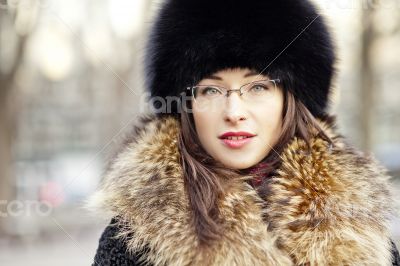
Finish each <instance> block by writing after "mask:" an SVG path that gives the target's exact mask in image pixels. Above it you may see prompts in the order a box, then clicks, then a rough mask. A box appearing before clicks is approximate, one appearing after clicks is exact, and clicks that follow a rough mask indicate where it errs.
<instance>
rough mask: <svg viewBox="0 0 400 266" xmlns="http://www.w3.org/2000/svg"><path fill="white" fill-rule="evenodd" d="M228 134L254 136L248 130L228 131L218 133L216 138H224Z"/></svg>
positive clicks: (228, 135)
mask: <svg viewBox="0 0 400 266" xmlns="http://www.w3.org/2000/svg"><path fill="white" fill-rule="evenodd" d="M230 136H245V137H254V136H255V135H254V134H251V133H249V132H246V131H239V132H232V131H230V132H225V133H224V134H222V135H220V136H219V137H218V138H220V139H225V138H227V137H230Z"/></svg>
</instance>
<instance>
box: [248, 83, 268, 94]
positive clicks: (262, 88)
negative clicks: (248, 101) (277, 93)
mask: <svg viewBox="0 0 400 266" xmlns="http://www.w3.org/2000/svg"><path fill="white" fill-rule="evenodd" d="M268 89H269V88H268V86H266V85H264V84H255V85H252V86H251V88H250V91H251V92H263V91H267V90H268Z"/></svg>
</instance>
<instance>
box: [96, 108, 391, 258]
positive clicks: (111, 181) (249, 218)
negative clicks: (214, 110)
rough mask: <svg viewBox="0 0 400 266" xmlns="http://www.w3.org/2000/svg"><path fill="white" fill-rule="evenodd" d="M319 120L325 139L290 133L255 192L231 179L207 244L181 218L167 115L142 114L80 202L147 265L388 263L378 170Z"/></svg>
mask: <svg viewBox="0 0 400 266" xmlns="http://www.w3.org/2000/svg"><path fill="white" fill-rule="evenodd" d="M319 123H320V126H321V127H322V128H323V129H324V130H325V131H326V133H327V134H328V136H330V137H331V138H332V139H333V140H334V144H335V145H334V146H333V147H329V146H328V145H327V144H326V142H325V141H323V140H322V139H320V138H315V139H313V140H312V150H311V152H306V145H305V143H304V142H303V141H301V140H298V139H296V138H294V139H293V140H292V141H291V142H290V143H289V145H288V146H287V147H286V148H285V150H284V151H283V152H282V154H281V156H282V165H281V167H280V169H279V171H278V175H277V176H275V177H273V178H271V179H269V181H268V182H269V183H268V186H269V189H268V191H269V194H268V196H267V198H265V199H261V198H260V197H259V196H258V194H257V193H256V191H255V190H254V189H253V188H252V187H251V186H250V185H249V184H248V183H246V182H243V180H245V179H246V178H248V176H247V177H246V176H243V180H236V181H235V182H234V184H233V185H232V186H231V187H230V188H229V190H227V191H226V194H225V195H224V197H222V199H221V201H220V204H219V208H220V211H221V213H222V214H223V217H222V219H223V221H222V222H223V224H224V226H225V228H226V234H224V238H223V239H222V241H220V242H217V243H216V244H215V246H213V247H212V248H210V249H208V250H203V249H202V250H200V249H199V248H198V245H197V243H198V242H197V239H196V235H195V233H194V230H193V227H192V226H191V223H190V216H191V214H190V211H189V207H188V206H189V205H188V200H187V196H186V194H185V190H184V183H183V178H182V168H181V165H180V163H179V160H180V153H179V149H178V147H177V138H178V134H179V130H180V125H179V122H178V121H177V120H176V119H175V118H172V117H167V118H156V117H154V116H153V115H145V116H142V119H141V123H140V125H137V126H136V127H135V130H134V133H133V134H132V135H133V137H132V138H131V141H130V142H128V143H127V145H126V146H125V147H124V149H123V150H122V151H121V152H120V153H119V154H118V156H117V157H116V158H115V160H114V161H113V162H112V164H111V166H110V168H109V169H108V171H107V174H106V176H105V179H104V181H103V183H102V185H101V187H100V188H99V190H98V191H97V192H96V193H95V194H94V195H93V197H92V198H91V199H90V201H89V202H90V205H91V206H92V207H93V206H95V207H96V208H97V209H100V210H101V211H103V212H104V211H107V212H108V214H109V215H110V216H116V215H118V216H119V217H121V219H120V220H121V222H120V223H121V225H123V229H122V231H121V234H120V236H121V237H123V239H124V241H126V243H127V246H128V249H129V251H131V252H136V251H138V250H141V249H143V248H144V247H145V246H146V245H148V247H150V251H149V252H148V253H147V254H146V257H145V258H144V259H145V260H146V261H148V262H150V263H152V264H154V265H164V264H166V265H333V264H334V265H391V245H390V235H389V229H388V228H389V218H390V217H389V215H390V213H391V211H392V208H391V206H392V201H393V199H392V192H391V190H390V187H389V177H388V176H387V175H386V173H385V169H383V168H382V167H381V166H379V164H378V163H377V162H376V161H375V160H374V159H373V158H371V157H367V156H364V155H363V154H361V153H360V152H357V151H356V150H354V149H352V148H351V147H350V146H349V145H347V144H346V143H345V142H344V139H343V138H342V137H341V136H340V135H337V134H335V130H336V129H335V128H334V125H333V123H332V122H328V121H319ZM265 203H267V204H265ZM263 217H264V218H263ZM265 217H267V220H266V218H265ZM131 233H134V237H133V238H129V237H128V236H129V235H130V234H131Z"/></svg>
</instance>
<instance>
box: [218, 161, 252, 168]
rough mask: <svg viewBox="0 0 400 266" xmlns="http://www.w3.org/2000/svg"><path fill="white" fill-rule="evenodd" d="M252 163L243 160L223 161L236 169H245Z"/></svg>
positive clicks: (227, 165)
mask: <svg viewBox="0 0 400 266" xmlns="http://www.w3.org/2000/svg"><path fill="white" fill-rule="evenodd" d="M254 164H255V163H254ZM254 164H253V163H251V162H243V161H238V162H235V161H229V162H224V165H225V166H226V167H228V168H231V169H236V170H240V169H246V168H249V167H251V166H252V165H254Z"/></svg>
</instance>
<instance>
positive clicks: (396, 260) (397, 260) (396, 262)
mask: <svg viewBox="0 0 400 266" xmlns="http://www.w3.org/2000/svg"><path fill="white" fill-rule="evenodd" d="M391 242H392V259H393V260H392V261H393V266H400V253H399V250H398V249H397V247H396V244H395V243H394V242H393V241H391Z"/></svg>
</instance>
